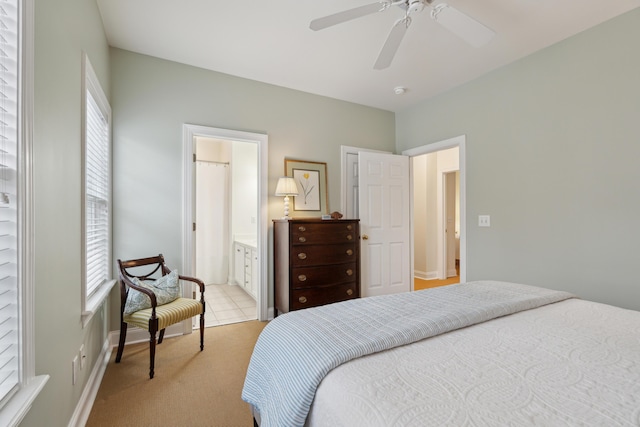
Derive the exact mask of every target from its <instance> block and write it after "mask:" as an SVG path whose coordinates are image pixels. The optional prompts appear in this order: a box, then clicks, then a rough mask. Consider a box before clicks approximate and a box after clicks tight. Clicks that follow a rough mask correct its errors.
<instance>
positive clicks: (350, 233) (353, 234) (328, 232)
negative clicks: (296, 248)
mask: <svg viewBox="0 0 640 427" xmlns="http://www.w3.org/2000/svg"><path fill="white" fill-rule="evenodd" d="M357 228H358V227H357V225H356V224H355V223H353V222H344V223H341V222H340V221H336V222H331V223H324V224H323V223H319V224H314V223H302V224H291V244H292V245H296V244H310V245H314V244H318V243H322V244H325V243H349V242H356V241H357V240H358V234H357Z"/></svg>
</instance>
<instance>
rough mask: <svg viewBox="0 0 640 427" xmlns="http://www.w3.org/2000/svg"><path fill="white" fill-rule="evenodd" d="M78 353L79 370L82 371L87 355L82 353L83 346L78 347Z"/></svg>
mask: <svg viewBox="0 0 640 427" xmlns="http://www.w3.org/2000/svg"><path fill="white" fill-rule="evenodd" d="M78 353H79V354H80V370H83V369H84V364H85V362H86V361H87V355H86V354H85V352H84V344H82V345H81V346H80V351H79V352H78Z"/></svg>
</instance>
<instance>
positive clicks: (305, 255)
mask: <svg viewBox="0 0 640 427" xmlns="http://www.w3.org/2000/svg"><path fill="white" fill-rule="evenodd" d="M298 259H307V254H305V253H304V252H300V253H299V254H298Z"/></svg>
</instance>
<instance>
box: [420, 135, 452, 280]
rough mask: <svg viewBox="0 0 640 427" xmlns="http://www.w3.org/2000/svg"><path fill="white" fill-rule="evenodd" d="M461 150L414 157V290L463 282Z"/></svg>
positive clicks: (449, 150) (448, 150)
mask: <svg viewBox="0 0 640 427" xmlns="http://www.w3.org/2000/svg"><path fill="white" fill-rule="evenodd" d="M458 150H459V149H458V147H453V148H449V149H446V150H440V151H436V152H432V153H428V154H421V155H418V156H414V157H412V158H411V160H412V167H411V171H412V181H413V240H414V245H413V249H414V250H413V254H414V256H413V259H414V270H413V277H414V279H413V280H414V290H421V289H426V288H433V287H437V286H443V285H450V284H454V283H459V282H460V276H459V261H460V255H459V254H460V210H459V206H460V191H459V190H460V188H459V181H460V179H459V175H460V173H459V170H458V159H459V151H458Z"/></svg>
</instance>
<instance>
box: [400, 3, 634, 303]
mask: <svg viewBox="0 0 640 427" xmlns="http://www.w3.org/2000/svg"><path fill="white" fill-rule="evenodd" d="M639 40H640V9H635V10H634V11H631V12H629V13H627V14H625V15H622V16H620V17H618V18H615V19H613V20H611V21H609V22H606V23H604V24H602V25H600V26H598V27H595V28H593V29H590V30H588V31H585V32H583V33H581V34H579V35H577V36H575V37H572V38H570V39H567V40H565V41H563V42H561V43H558V44H556V45H554V46H551V47H549V48H547V49H545V50H543V51H541V52H538V53H536V54H534V55H531V56H529V57H526V58H524V59H522V60H520V61H518V62H516V63H514V64H511V65H508V66H506V67H503V68H501V69H499V70H497V71H494V72H492V73H489V74H487V75H485V76H484V77H482V78H479V79H477V80H475V81H473V82H471V83H468V84H466V85H464V86H462V87H459V88H457V89H454V90H451V91H449V92H447V93H445V94H443V95H441V96H438V97H436V98H434V99H432V100H429V101H425V102H423V103H421V104H419V105H417V106H415V107H413V108H409V109H407V110H404V111H401V112H399V113H397V114H396V129H397V151H398V152H400V151H402V150H406V149H409V148H413V147H417V146H421V145H424V144H427V143H432V142H435V141H439V140H443V139H447V138H450V137H453V136H457V135H461V134H465V135H466V159H467V182H466V191H467V200H466V202H467V204H466V207H467V224H466V226H467V228H466V230H467V261H468V264H467V278H468V280H476V279H500V280H511V281H516V282H523V283H529V284H534V285H542V286H547V287H550V288H558V289H565V290H569V291H572V292H574V293H576V294H578V295H580V296H581V297H583V298H586V299H593V300H596V301H601V302H605V303H612V304H615V305H619V306H622V307H628V308H633V309H640V284H638V282H637V281H636V280H635V279H634V278H635V276H636V266H637V264H638V249H637V246H638V241H639V240H640V225H639V224H638V221H637V217H638V212H639V211H640V185H638V182H640V167H638V159H640V143H639V141H640V128H639V127H638V119H639V118H640V79H639V78H638V76H640V42H639ZM479 214H489V215H491V227H490V228H478V226H477V221H478V219H477V218H478V215H479Z"/></svg>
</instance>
